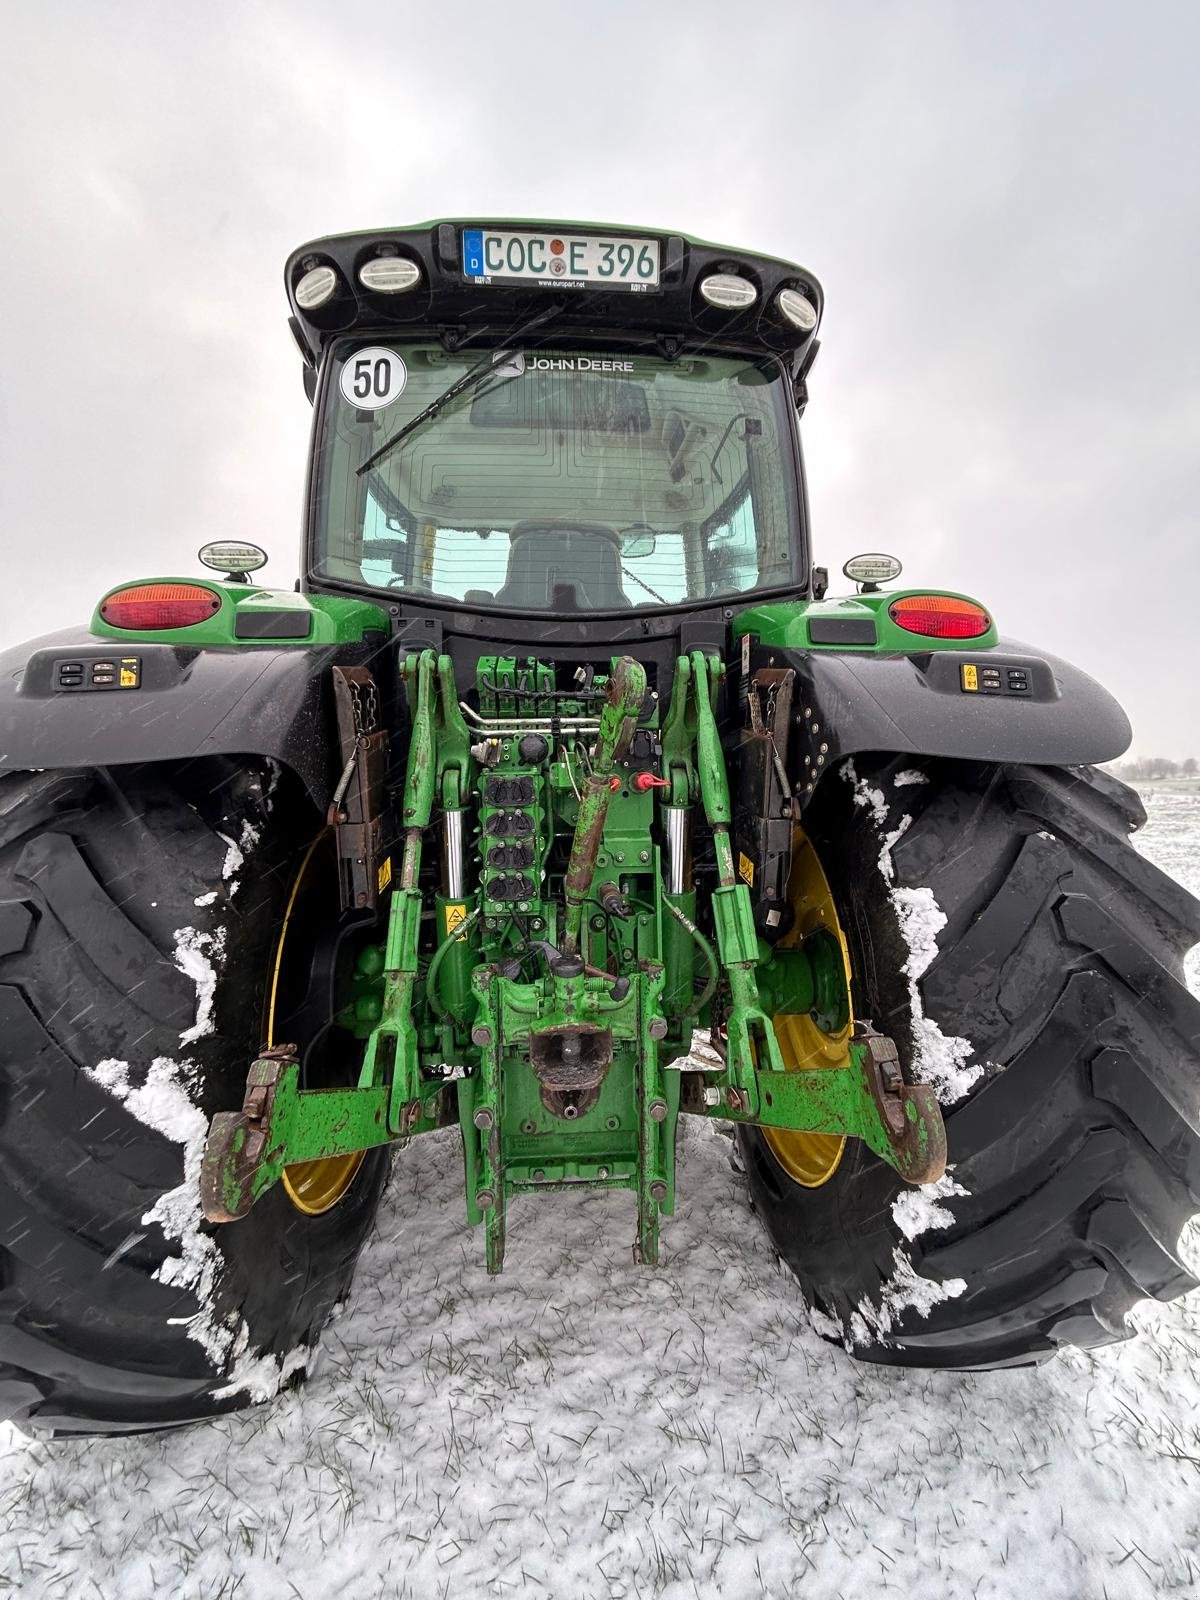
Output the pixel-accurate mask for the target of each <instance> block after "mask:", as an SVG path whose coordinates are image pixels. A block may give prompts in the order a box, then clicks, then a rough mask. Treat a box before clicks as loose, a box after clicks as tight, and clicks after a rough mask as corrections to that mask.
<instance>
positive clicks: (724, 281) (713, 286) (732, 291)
mask: <svg viewBox="0 0 1200 1600" xmlns="http://www.w3.org/2000/svg"><path fill="white" fill-rule="evenodd" d="M700 293H701V296H702V297H703V298H704V299H705V300H707V301H708V303H709V305H710V306H719V307H720V309H721V310H722V311H742V310H744V309H745V307H746V306H752V305H753V304H754V302H755V301H756V300H757V299H758V290H757V289H756V288H755V287H754V285H753V284H752V283H751V282H750V280H749V278H738V277H735V276H734V274H733V273H732V272H711V273H709V275H708V277H707V278H701V280H700Z"/></svg>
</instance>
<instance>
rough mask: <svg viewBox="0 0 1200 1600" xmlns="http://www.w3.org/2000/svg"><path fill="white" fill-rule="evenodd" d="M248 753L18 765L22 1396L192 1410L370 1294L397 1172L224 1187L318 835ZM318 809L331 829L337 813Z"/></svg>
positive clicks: (3, 1308) (72, 1407)
mask: <svg viewBox="0 0 1200 1600" xmlns="http://www.w3.org/2000/svg"><path fill="white" fill-rule="evenodd" d="M272 782H273V774H271V773H269V772H266V771H258V772H256V771H250V770H246V769H239V768H237V767H235V766H234V765H233V764H232V763H203V764H202V763H193V764H190V765H189V766H188V767H186V768H183V769H181V770H180V771H179V772H178V773H175V774H172V773H169V772H168V771H166V770H165V769H162V768H154V769H141V770H137V769H131V768H114V769H109V770H106V771H78V772H77V771H72V772H44V773H36V774H35V773H6V774H2V775H0V1215H3V1217H4V1221H5V1227H4V1231H3V1234H2V1235H0V1285H2V1286H3V1290H4V1293H3V1295H2V1296H0V1420H3V1419H7V1420H11V1421H13V1422H15V1423H16V1424H17V1425H18V1426H19V1427H21V1428H23V1429H25V1430H26V1431H29V1432H33V1433H39V1434H55V1433H100V1432H103V1433H109V1432H118V1433H119V1432H129V1431H135V1430H142V1429H147V1428H155V1427H163V1426H172V1425H177V1424H179V1423H181V1422H187V1421H190V1420H193V1419H195V1418H198V1417H202V1416H207V1415H211V1414H213V1413H214V1412H219V1411H225V1410H230V1409H232V1408H235V1407H237V1406H240V1405H245V1404H247V1403H248V1402H251V1401H254V1400H261V1399H265V1398H267V1397H268V1396H270V1395H271V1394H274V1393H275V1392H276V1391H277V1390H278V1389H279V1388H280V1387H281V1386H282V1385H283V1384H284V1383H285V1382H287V1381H288V1380H289V1379H290V1378H292V1377H293V1376H294V1375H295V1374H296V1373H297V1372H299V1371H301V1370H302V1369H303V1367H304V1365H305V1363H306V1361H307V1358H308V1352H309V1348H310V1346H311V1345H312V1343H313V1342H314V1341H315V1339H316V1337H317V1335H318V1333H319V1332H320V1329H321V1327H322V1326H323V1324H324V1323H325V1321H326V1320H327V1318H328V1316H329V1314H330V1312H331V1310H332V1308H333V1306H334V1304H335V1303H336V1301H337V1300H338V1299H339V1298H340V1297H341V1296H343V1295H344V1294H345V1292H346V1288H347V1285H348V1283H349V1280H350V1277H351V1275H352V1273H353V1269H354V1263H355V1260H356V1258H357V1255H358V1251H359V1248H360V1246H361V1244H362V1241H363V1238H364V1237H365V1234H366V1232H367V1230H368V1228H369V1227H370V1224H371V1220H372V1218H373V1216H374V1212H375V1208H376V1205H377V1203H378V1198H379V1194H380V1191H381V1188H382V1185H383V1181H384V1175H385V1172H386V1160H385V1158H384V1157H383V1156H382V1155H377V1156H376V1157H375V1158H373V1159H372V1160H371V1161H370V1162H369V1163H364V1167H363V1169H362V1170H361V1171H360V1174H359V1176H358V1178H357V1180H356V1182H355V1184H354V1187H353V1189H352V1190H351V1191H350V1193H349V1194H348V1195H347V1196H346V1198H345V1199H344V1200H343V1201H342V1202H341V1203H340V1204H339V1205H338V1206H336V1207H335V1208H334V1209H333V1210H332V1211H330V1212H329V1213H328V1214H326V1215H323V1216H316V1217H306V1216H302V1215H301V1214H300V1212H299V1211H297V1210H296V1209H295V1208H294V1207H293V1206H292V1205H291V1203H290V1202H289V1201H288V1200H287V1198H286V1196H285V1195H284V1194H283V1193H281V1192H280V1190H279V1187H278V1186H277V1187H276V1189H275V1190H274V1191H272V1192H270V1193H269V1194H267V1195H266V1196H264V1198H263V1199H262V1200H261V1201H260V1202H259V1203H258V1204H257V1205H256V1206H255V1207H254V1209H253V1210H252V1212H251V1213H250V1215H249V1216H248V1217H247V1218H246V1219H245V1220H244V1221H242V1222H238V1223H234V1224H231V1225H228V1226H226V1227H224V1228H219V1229H212V1228H209V1227H208V1226H207V1225H206V1224H204V1222H203V1220H202V1218H201V1215H200V1209H199V1183H198V1174H199V1160H200V1152H201V1149H202V1146H203V1141H204V1135H205V1132H206V1130H207V1126H208V1119H209V1117H210V1116H211V1115H212V1113H213V1112H214V1111H216V1110H219V1109H232V1108H235V1107H237V1106H239V1105H240V1104H241V1101H242V1096H243V1094H244V1091H245V1081H246V1072H247V1069H248V1066H249V1062H250V1060H251V1059H253V1056H254V1054H255V1052H256V1051H257V1049H258V1046H259V1044H260V1042H261V1031H260V1030H261V1025H262V994H263V986H264V983H265V979H266V974H267V971H268V966H269V955H270V951H271V948H272V943H273V940H274V937H275V935H276V933H277V930H278V927H279V922H280V915H281V910H282V905H283V900H284V896H285V895H286V893H287V889H288V886H289V884H290V882H291V879H292V876H293V874H294V871H295V863H296V860H297V852H298V849H299V848H302V847H303V842H304V841H303V840H302V838H297V837H296V835H295V833H294V832H293V831H292V830H291V828H290V827H289V826H288V825H287V824H285V823H284V822H283V820H282V817H283V815H285V814H286V815H289V816H294V815H296V813H297V811H298V810H299V808H300V805H302V803H303V802H302V800H299V799H298V797H292V799H293V801H294V802H295V803H293V804H292V805H290V806H281V807H280V808H279V812H278V816H279V818H280V820H276V815H275V814H273V813H272V809H271V800H270V788H271V784H272ZM315 827H316V824H315V822H314V823H313V826H312V829H311V830H310V831H315Z"/></svg>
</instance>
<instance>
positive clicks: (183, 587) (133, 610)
mask: <svg viewBox="0 0 1200 1600" xmlns="http://www.w3.org/2000/svg"><path fill="white" fill-rule="evenodd" d="M220 609H221V597H220V595H218V594H214V593H213V591H212V590H211V589H206V588H205V587H204V585H203V584H199V583H135V584H131V585H130V587H129V588H128V589H118V590H117V591H116V593H115V594H110V595H109V597H108V599H107V600H105V601H104V602H103V604H102V605H101V607H100V615H101V616H102V617H103V618H104V620H105V622H107V623H108V624H109V626H110V627H113V628H190V627H191V626H192V624H193V623H196V622H204V621H206V620H207V618H209V617H212V616H215V615H216V613H217V612H218V611H219V610H220Z"/></svg>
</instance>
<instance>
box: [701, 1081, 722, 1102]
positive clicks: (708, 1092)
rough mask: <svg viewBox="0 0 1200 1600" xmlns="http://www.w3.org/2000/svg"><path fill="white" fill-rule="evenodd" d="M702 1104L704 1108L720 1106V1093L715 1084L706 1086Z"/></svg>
mask: <svg viewBox="0 0 1200 1600" xmlns="http://www.w3.org/2000/svg"><path fill="white" fill-rule="evenodd" d="M704 1104H705V1105H706V1106H719V1105H720V1104H721V1091H720V1089H718V1088H717V1087H716V1085H715V1084H711V1083H710V1084H708V1085H707V1087H706V1088H705V1090H704Z"/></svg>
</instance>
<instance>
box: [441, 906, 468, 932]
mask: <svg viewBox="0 0 1200 1600" xmlns="http://www.w3.org/2000/svg"><path fill="white" fill-rule="evenodd" d="M466 920H467V908H466V906H464V905H461V904H458V903H456V902H453V901H452V902H451V903H450V904H449V905H448V906H447V907H446V937H447V939H448V938H449V937H450V935H451V934H452V933H453V932H454V930H455V928H461V927H462V925H463V923H464V922H465V921H466ZM458 937H459V940H462V939H465V938H466V934H463V933H460V934H459V936H458Z"/></svg>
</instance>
